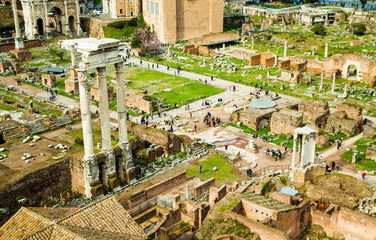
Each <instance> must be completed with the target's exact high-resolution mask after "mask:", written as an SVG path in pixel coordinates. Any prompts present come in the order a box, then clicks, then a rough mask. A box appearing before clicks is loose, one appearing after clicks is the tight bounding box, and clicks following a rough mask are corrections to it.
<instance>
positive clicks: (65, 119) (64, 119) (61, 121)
mask: <svg viewBox="0 0 376 240" xmlns="http://www.w3.org/2000/svg"><path fill="white" fill-rule="evenodd" d="M52 120H53V121H54V122H55V124H56V127H61V126H64V125H67V124H69V123H71V122H72V120H71V119H70V117H69V116H68V115H65V116H61V117H54V118H52Z"/></svg>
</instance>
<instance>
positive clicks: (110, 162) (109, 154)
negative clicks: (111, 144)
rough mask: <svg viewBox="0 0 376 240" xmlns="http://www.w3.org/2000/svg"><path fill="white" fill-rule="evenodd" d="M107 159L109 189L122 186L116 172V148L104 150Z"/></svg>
mask: <svg viewBox="0 0 376 240" xmlns="http://www.w3.org/2000/svg"><path fill="white" fill-rule="evenodd" d="M103 153H104V155H105V159H106V168H107V176H108V184H106V185H108V190H109V191H113V190H114V189H115V188H117V187H119V186H120V181H119V179H118V178H117V173H116V156H115V152H114V150H113V149H112V148H111V149H109V150H104V151H103Z"/></svg>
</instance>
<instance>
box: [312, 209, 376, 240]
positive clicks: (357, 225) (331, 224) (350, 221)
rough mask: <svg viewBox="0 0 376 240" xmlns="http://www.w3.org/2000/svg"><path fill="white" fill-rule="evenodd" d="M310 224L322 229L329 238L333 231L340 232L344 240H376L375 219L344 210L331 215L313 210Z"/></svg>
mask: <svg viewBox="0 0 376 240" xmlns="http://www.w3.org/2000/svg"><path fill="white" fill-rule="evenodd" d="M311 215H312V223H313V224H319V225H321V226H323V227H324V230H325V232H326V233H327V234H328V235H329V236H333V233H334V231H338V232H341V233H343V234H344V235H345V237H346V239H364V240H375V239H376V228H375V226H376V219H375V218H372V217H370V216H367V215H364V214H361V213H359V212H355V211H352V210H349V209H346V208H342V209H341V210H339V211H334V212H333V213H332V215H329V214H326V213H323V212H320V211H318V210H313V211H312V212H311Z"/></svg>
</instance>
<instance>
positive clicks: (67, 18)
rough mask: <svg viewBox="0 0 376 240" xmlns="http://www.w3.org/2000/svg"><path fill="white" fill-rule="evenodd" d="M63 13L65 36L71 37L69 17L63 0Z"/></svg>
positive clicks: (65, 2)
mask: <svg viewBox="0 0 376 240" xmlns="http://www.w3.org/2000/svg"><path fill="white" fill-rule="evenodd" d="M64 11H65V24H64V25H65V34H66V35H68V36H71V35H72V31H71V30H70V28H69V16H68V2H67V0H64Z"/></svg>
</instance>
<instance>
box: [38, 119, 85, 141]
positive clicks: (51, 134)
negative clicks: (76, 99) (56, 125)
mask: <svg viewBox="0 0 376 240" xmlns="http://www.w3.org/2000/svg"><path fill="white" fill-rule="evenodd" d="M81 127H82V124H81V123H77V124H75V125H72V130H77V129H81ZM66 132H67V130H66V129H65V128H60V129H57V130H55V131H51V132H47V133H45V134H43V135H42V136H43V137H45V138H50V139H51V138H54V137H57V136H59V135H61V134H64V133H66Z"/></svg>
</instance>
